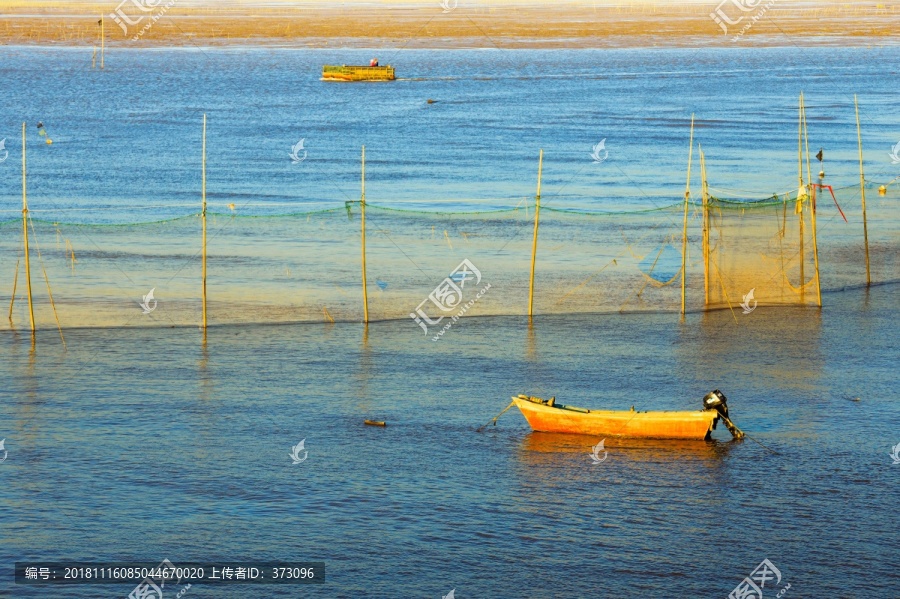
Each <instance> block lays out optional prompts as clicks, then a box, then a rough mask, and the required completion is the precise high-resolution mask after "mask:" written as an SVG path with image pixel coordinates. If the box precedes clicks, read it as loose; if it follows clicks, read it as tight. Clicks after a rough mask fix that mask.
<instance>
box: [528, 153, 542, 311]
mask: <svg viewBox="0 0 900 599" xmlns="http://www.w3.org/2000/svg"><path fill="white" fill-rule="evenodd" d="M543 168H544V150H543V149H542V150H541V154H540V157H539V158H538V182H537V195H536V196H535V205H534V239H533V240H532V242H531V283H530V284H529V286H528V320H529V321H530V320H531V316H532V314H533V308H534V261H535V258H536V256H537V239H538V220H539V217H540V213H541V172H542V171H543Z"/></svg>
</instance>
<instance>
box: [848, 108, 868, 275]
mask: <svg viewBox="0 0 900 599" xmlns="http://www.w3.org/2000/svg"><path fill="white" fill-rule="evenodd" d="M853 104H854V106H856V141H857V142H858V143H859V191H860V193H861V194H862V214H863V239H864V240H865V243H866V286H869V285H871V284H872V275H871V272H870V271H869V227H868V223H867V222H866V178H865V176H864V175H863V157H862V135H861V134H860V130H859V102H857V100H856V94H853Z"/></svg>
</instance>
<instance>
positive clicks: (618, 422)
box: [512, 390, 744, 439]
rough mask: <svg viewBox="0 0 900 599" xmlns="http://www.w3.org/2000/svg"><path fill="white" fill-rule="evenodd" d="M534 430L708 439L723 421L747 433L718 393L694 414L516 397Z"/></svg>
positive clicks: (733, 429)
mask: <svg viewBox="0 0 900 599" xmlns="http://www.w3.org/2000/svg"><path fill="white" fill-rule="evenodd" d="M512 400H513V403H514V404H515V405H516V406H518V408H519V410H521V411H522V415H523V416H525V420H527V421H528V424H529V425H530V426H531V429H532V430H534V431H539V432H546V433H576V434H582V435H594V436H610V437H615V436H621V437H646V438H655V439H708V438H709V436H710V433H712V431H713V430H714V429H715V428H716V423H717V422H718V421H719V420H720V419H722V420H723V421H725V424H726V426H728V430H729V431H731V434H732V435H733V436H735V437H736V438H740V437H743V436H744V434H743V433H742V432H741V431H740V429H738V428H737V427H736V426H734V424H733V423H732V422H731V420H729V419H728V408H727V406H726V403H725V402H726V400H725V396H724V395H722V393H721V392H720V391H718V390H716V391H713V392H712V393H709V394H708V395H707V396H706V397H704V398H703V406H704V409H703V410H696V411H693V412H689V411H685V412H635V411H634V408H632V409H631V411H627V412H626V411H614V410H587V409H584V408H576V407H573V406H565V405H562V404H558V403H556V398H555V397H551V398H550V399H541V398H539V397H531V396H528V395H519V396H516V397H513V398H512Z"/></svg>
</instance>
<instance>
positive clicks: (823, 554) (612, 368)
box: [0, 285, 900, 599]
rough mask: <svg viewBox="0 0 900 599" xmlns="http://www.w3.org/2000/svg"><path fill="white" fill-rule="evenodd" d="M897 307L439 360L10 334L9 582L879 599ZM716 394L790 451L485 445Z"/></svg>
mask: <svg viewBox="0 0 900 599" xmlns="http://www.w3.org/2000/svg"><path fill="white" fill-rule="evenodd" d="M898 298H900V286H896V285H894V286H880V287H876V288H873V289H871V290H870V291H869V293H868V299H866V293H865V292H864V291H863V290H855V291H846V292H843V293H836V294H831V295H830V297H829V298H828V302H827V305H826V308H824V309H822V310H819V309H816V308H804V309H796V310H794V309H774V308H765V307H760V308H757V309H756V310H755V311H754V312H753V313H751V314H748V315H742V314H738V322H737V323H735V320H734V317H732V315H731V314H730V313H729V312H728V311H718V312H713V313H707V314H688V315H687V317H686V319H685V322H684V323H682V322H680V318H679V316H678V315H677V314H643V315H637V314H632V315H619V314H615V315H574V316H573V315H566V316H550V317H536V318H535V319H534V323H533V327H531V328H529V327H528V325H527V322H526V319H525V318H524V317H496V318H471V319H464V320H461V321H460V322H458V323H456V325H455V326H454V327H453V329H452V330H451V331H450V333H448V334H447V335H444V336H443V337H442V338H441V339H440V340H439V341H438V342H433V341H431V340H430V338H427V337H425V336H423V335H422V331H421V329H420V328H419V327H417V326H415V324H414V323H412V322H408V321H396V322H380V323H372V324H370V325H369V326H368V327H364V326H362V325H360V324H330V323H329V324H322V325H300V326H231V327H228V326H226V327H211V328H209V329H208V331H207V339H206V343H203V336H202V332H200V331H198V330H197V329H196V328H193V327H192V328H174V329H173V328H161V329H98V330H73V331H71V332H69V333H68V334H67V343H68V345H69V350H68V351H67V352H64V351H63V350H62V347H61V344H60V343H59V338H58V336H57V335H56V332H55V331H53V330H52V329H49V330H46V331H39V332H38V343H37V345H36V348H35V349H34V351H32V348H31V344H30V340H29V339H28V336H27V335H25V334H21V333H15V332H8V331H5V332H2V333H0V351H2V353H3V360H0V375H2V380H3V381H4V384H3V385H0V399H2V401H0V438H6V448H7V450H9V458H8V460H7V461H6V462H4V463H3V464H2V465H0V482H2V488H3V489H4V492H3V502H4V506H3V507H4V512H3V514H4V515H3V521H2V526H3V528H2V530H3V531H4V535H3V543H0V575H4V576H5V570H3V568H7V567H8V564H11V563H12V562H13V561H15V560H16V559H21V558H23V557H26V556H28V557H31V558H39V557H42V558H46V559H75V558H82V559H109V560H113V559H134V560H145V561H153V560H161V559H163V558H168V559H170V560H171V561H172V562H173V563H175V564H178V563H179V562H180V561H181V562H183V561H189V560H197V559H207V558H210V557H216V556H221V557H223V558H225V557H227V558H236V557H237V558H240V557H241V556H249V557H253V558H255V559H273V560H279V559H281V560H283V559H298V560H301V559H305V560H315V559H318V560H323V561H325V562H326V563H327V566H326V567H327V570H328V583H327V585H325V587H323V588H311V589H304V593H305V594H306V595H308V596H310V597H322V598H325V597H336V596H366V597H375V598H382V597H384V598H387V597H397V596H403V597H413V596H440V595H441V594H446V593H447V592H448V591H449V589H451V588H456V589H457V594H458V595H459V596H460V597H462V596H464V594H465V596H482V597H488V596H490V597H509V596H516V597H518V596H542V597H584V596H623V592H625V593H626V594H628V595H629V596H630V595H633V594H639V595H640V596H642V597H659V598H663V597H673V596H679V597H680V596H699V597H707V596H722V597H724V596H727V594H728V593H729V592H730V591H731V589H733V588H734V587H735V585H736V584H737V583H738V582H740V581H741V580H742V579H743V577H744V576H746V575H747V573H748V572H749V571H750V570H752V568H753V567H755V566H756V564H758V563H759V562H760V561H761V560H762V559H763V558H766V557H767V558H769V559H770V560H772V562H773V563H775V564H776V565H777V567H778V568H779V569H780V570H781V572H782V573H783V575H784V576H785V579H786V581H787V582H790V583H791V585H792V591H793V589H797V590H798V592H799V589H804V590H803V596H810V597H825V596H842V595H843V594H845V592H846V589H847V588H851V587H855V588H866V589H867V591H866V592H867V596H871V597H879V598H881V597H884V598H885V599H887V598H888V597H892V596H893V595H892V593H893V589H892V586H891V585H892V582H891V580H892V579H891V576H892V573H893V571H894V564H893V561H892V560H891V559H890V556H891V551H892V550H893V548H894V546H895V545H896V540H897V539H896V534H895V532H894V531H893V529H891V528H890V527H886V526H885V525H884V523H885V522H890V521H892V520H891V519H892V517H893V515H892V504H891V502H890V500H889V497H890V496H891V489H893V488H894V477H895V474H896V471H895V470H893V469H892V467H891V465H890V458H889V456H888V453H889V451H890V447H891V446H892V445H895V444H896V443H897V442H900V439H897V438H896V434H897V431H896V430H895V428H894V424H893V423H895V422H897V420H898V417H900V407H898V405H897V402H896V392H895V389H896V386H897V385H898V382H900V381H898V379H897V374H896V347H895V345H896V344H895V342H894V339H893V336H892V334H891V331H892V330H893V328H892V327H893V321H894V318H895V312H896V307H897V305H898ZM54 336H55V339H54ZM714 388H719V389H722V390H723V391H724V393H725V394H726V395H727V397H728V399H729V407H730V410H731V412H732V415H733V418H734V420H735V423H736V424H737V425H738V426H740V427H741V428H742V429H743V430H745V431H746V432H747V433H748V434H749V435H751V436H752V437H754V438H757V439H759V440H760V441H761V442H762V443H764V444H765V445H767V446H770V447H772V448H773V449H775V450H777V451H778V454H774V453H771V452H768V451H766V450H764V449H763V448H762V447H760V446H759V445H757V444H755V443H752V442H750V441H748V440H745V441H743V442H732V441H730V440H729V436H728V433H727V431H725V430H724V429H723V428H721V427H720V429H719V430H717V431H715V433H714V437H715V439H714V440H712V441H709V442H703V441H697V442H694V441H659V440H636V439H620V438H613V437H610V438H606V439H599V438H593V437H580V436H572V435H555V434H546V433H532V432H530V430H529V428H528V426H527V424H526V423H525V421H524V419H523V418H522V416H521V414H519V413H518V411H517V410H516V409H512V410H510V411H508V412H507V413H506V414H504V415H503V416H502V417H501V418H500V419H499V421H498V423H497V426H496V427H494V426H490V427H487V428H486V429H485V431H484V432H483V433H476V432H475V431H476V429H477V428H478V427H479V426H481V425H482V424H483V423H485V422H487V421H488V420H489V419H490V418H492V417H493V416H495V415H496V414H497V413H499V411H500V410H501V409H502V408H503V407H504V406H506V405H507V404H508V403H509V396H510V395H514V394H517V393H530V394H534V395H543V396H551V395H555V396H556V397H557V398H558V399H559V400H560V401H563V402H565V403H569V404H572V405H579V406H584V407H588V408H607V409H625V410H627V409H629V408H630V406H631V405H635V407H636V409H641V410H649V409H666V410H673V409H687V410H694V409H699V408H700V401H701V398H702V397H703V395H704V394H705V393H706V392H708V391H710V390H712V389H714ZM850 392H852V394H853V397H860V398H861V400H860V401H858V402H855V401H854V402H851V401H847V400H846V399H845V397H844V395H845V394H848V393H850ZM365 419H374V420H386V421H387V422H388V426H387V427H385V428H381V427H371V426H365V425H364V424H363V421H364V420H365ZM301 439H305V446H306V449H307V450H308V451H309V458H308V459H307V460H305V461H304V462H303V463H302V464H297V465H295V464H292V460H291V459H290V457H289V453H290V448H291V447H293V446H295V445H296V444H297V443H298V442H299V441H300V440H301ZM601 440H603V441H604V449H603V452H604V455H605V456H606V458H605V459H604V460H603V461H602V462H601V463H596V464H595V463H594V460H593V459H592V458H591V452H592V449H591V448H592V446H595V445H596V444H597V443H598V442H599V441H601ZM813 538H814V539H816V542H815V543H813V544H810V541H809V540H810V539H813ZM3 564H7V566H4V565H3ZM836 564H839V565H840V567H837V566H836ZM3 580H8V579H7V578H4V579H3ZM0 584H6V583H5V582H3V583H0ZM273 589H274V587H273ZM623 589H627V592H626V591H623ZM194 592H195V590H194V589H193V588H192V589H191V593H194ZM212 592H213V591H212V589H203V588H200V587H198V588H197V590H196V593H197V596H198V597H200V596H203V594H204V593H205V594H210V593H212ZM266 592H267V593H270V592H276V590H271V589H268V588H267V589H266ZM290 592H293V589H291V590H290ZM0 594H4V595H6V594H10V596H15V597H43V596H46V593H44V591H42V590H41V589H34V588H30V587H22V588H16V589H14V591H8V592H7V590H6V589H5V588H2V589H0ZM94 596H96V589H91V588H88V587H60V588H58V589H57V588H54V597H61V598H69V597H72V598H74V597H78V598H82V597H85V598H86V597H94ZM210 596H211V595H210ZM215 596H216V597H224V598H226V599H238V598H241V599H243V598H244V597H247V596H248V595H247V594H246V589H245V588H242V587H236V586H232V587H218V588H216V590H215ZM285 596H294V595H290V594H288V595H285Z"/></svg>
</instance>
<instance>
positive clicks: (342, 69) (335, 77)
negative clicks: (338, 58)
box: [322, 65, 394, 81]
mask: <svg viewBox="0 0 900 599" xmlns="http://www.w3.org/2000/svg"><path fill="white" fill-rule="evenodd" d="M322 79H325V80H326V81H393V80H394V67H392V66H390V65H388V66H386V67H366V66H347V65H341V66H339V67H338V66H332V65H325V66H324V67H322Z"/></svg>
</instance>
